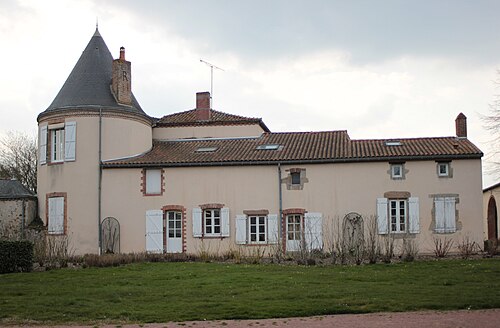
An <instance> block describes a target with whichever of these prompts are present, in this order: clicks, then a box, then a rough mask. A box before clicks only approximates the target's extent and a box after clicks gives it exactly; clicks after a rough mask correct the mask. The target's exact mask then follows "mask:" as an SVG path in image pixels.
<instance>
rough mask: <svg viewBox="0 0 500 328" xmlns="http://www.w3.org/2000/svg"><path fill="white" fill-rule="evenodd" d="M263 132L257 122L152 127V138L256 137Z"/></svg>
mask: <svg viewBox="0 0 500 328" xmlns="http://www.w3.org/2000/svg"><path fill="white" fill-rule="evenodd" d="M263 132H264V130H262V128H261V127H260V126H259V125H258V124H252V125H221V126H183V127H168V128H162V127H156V128H154V129H153V138H154V139H156V140H172V139H185V138H233V137H258V136H260V135H261V134H262V133H263Z"/></svg>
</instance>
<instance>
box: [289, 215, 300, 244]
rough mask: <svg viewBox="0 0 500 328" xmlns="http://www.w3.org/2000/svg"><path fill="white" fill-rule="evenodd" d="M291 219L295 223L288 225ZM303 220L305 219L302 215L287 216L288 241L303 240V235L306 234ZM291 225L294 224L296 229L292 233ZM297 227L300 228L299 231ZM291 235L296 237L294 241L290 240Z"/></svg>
mask: <svg viewBox="0 0 500 328" xmlns="http://www.w3.org/2000/svg"><path fill="white" fill-rule="evenodd" d="M290 218H293V219H294V221H295V222H292V223H288V222H289V219H290ZM303 218H304V216H303V215H302V214H288V215H287V216H286V224H287V227H286V234H287V235H286V239H287V240H299V241H302V240H303V234H304V226H303V222H304V219H303ZM297 219H298V222H297ZM290 224H292V225H293V226H294V229H293V230H292V231H290V229H289V227H290ZM297 227H298V230H297ZM290 233H291V234H292V236H293V237H294V238H293V239H290V238H289V237H290Z"/></svg>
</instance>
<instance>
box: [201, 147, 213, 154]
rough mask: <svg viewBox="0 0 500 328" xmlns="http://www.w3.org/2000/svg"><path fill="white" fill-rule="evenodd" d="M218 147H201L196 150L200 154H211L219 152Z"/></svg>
mask: <svg viewBox="0 0 500 328" xmlns="http://www.w3.org/2000/svg"><path fill="white" fill-rule="evenodd" d="M217 148H218V147H199V148H197V149H196V152H198V153H210V152H214V151H216V150H217Z"/></svg>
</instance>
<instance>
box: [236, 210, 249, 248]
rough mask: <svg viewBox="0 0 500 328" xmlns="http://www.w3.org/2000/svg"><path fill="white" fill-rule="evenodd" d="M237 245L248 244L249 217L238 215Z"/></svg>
mask: <svg viewBox="0 0 500 328" xmlns="http://www.w3.org/2000/svg"><path fill="white" fill-rule="evenodd" d="M236 243H237V244H246V243H247V217H246V215H236Z"/></svg>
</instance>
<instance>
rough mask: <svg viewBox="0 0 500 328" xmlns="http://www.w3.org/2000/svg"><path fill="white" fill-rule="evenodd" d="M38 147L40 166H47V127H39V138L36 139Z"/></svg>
mask: <svg viewBox="0 0 500 328" xmlns="http://www.w3.org/2000/svg"><path fill="white" fill-rule="evenodd" d="M38 144H39V147H40V165H43V164H47V126H46V125H44V126H41V127H40V136H39V139H38Z"/></svg>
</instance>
